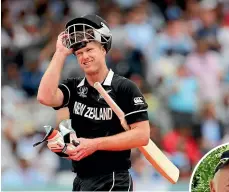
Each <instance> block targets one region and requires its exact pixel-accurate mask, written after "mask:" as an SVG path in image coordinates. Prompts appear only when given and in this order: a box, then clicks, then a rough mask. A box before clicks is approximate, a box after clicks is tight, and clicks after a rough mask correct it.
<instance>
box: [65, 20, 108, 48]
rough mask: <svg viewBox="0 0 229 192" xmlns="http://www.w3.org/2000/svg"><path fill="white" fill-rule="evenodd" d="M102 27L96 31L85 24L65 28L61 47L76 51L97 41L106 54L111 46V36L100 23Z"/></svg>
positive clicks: (106, 28)
mask: <svg viewBox="0 0 229 192" xmlns="http://www.w3.org/2000/svg"><path fill="white" fill-rule="evenodd" d="M101 25H102V27H101V28H100V29H96V28H94V27H93V26H91V25H89V24H85V23H76V24H72V25H69V26H68V27H66V30H65V31H64V36H65V38H63V39H62V41H63V45H64V46H65V47H67V48H68V49H71V48H72V49H73V50H74V51H77V50H79V49H81V48H83V47H86V45H87V43H89V42H92V41H97V42H99V43H101V44H102V45H103V46H104V48H105V49H106V51H107V52H108V51H109V49H110V45H111V38H112V35H111V33H110V30H109V28H108V27H107V26H106V25H104V24H103V23H101Z"/></svg>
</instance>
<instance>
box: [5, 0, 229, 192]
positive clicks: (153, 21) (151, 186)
mask: <svg viewBox="0 0 229 192" xmlns="http://www.w3.org/2000/svg"><path fill="white" fill-rule="evenodd" d="M1 7H2V10H1V11H2V12H1V16H2V17H1V22H2V25H1V62H2V65H1V69H2V88H1V92H2V95H1V101H2V108H1V115H2V124H1V126H2V129H1V133H2V140H1V144H2V157H1V158H2V164H1V170H2V171H1V173H2V189H12V188H15V189H16V190H19V189H30V190H33V189H36V190H37V189H41V188H42V189H45V190H48V189H50V190H51V189H54V190H62V189H63V190H71V186H72V180H73V177H74V174H73V173H72V172H71V163H70V161H68V160H65V159H61V158H59V157H58V156H57V155H55V154H53V153H51V152H50V151H49V150H48V149H47V147H46V146H41V147H40V148H33V146H32V145H33V143H35V142H36V141H38V140H40V138H42V137H43V136H44V128H43V126H44V125H47V124H49V125H52V126H54V127H55V126H57V125H58V117H57V113H56V111H54V110H53V109H52V108H49V107H45V106H42V105H41V104H39V103H38V102H37V100H36V94H37V90H38V86H39V83H40V80H41V78H42V75H43V74H44V72H45V70H46V68H47V66H48V64H49V62H50V61H51V59H52V56H53V53H54V52H55V44H56V40H57V36H58V34H59V33H60V32H62V31H63V30H64V27H65V23H66V22H67V21H68V20H69V19H72V18H74V17H78V16H82V15H84V14H89V13H90V14H93V13H95V14H98V15H100V16H102V17H103V18H104V19H105V20H107V22H108V24H109V26H110V28H111V31H112V34H113V44H112V49H111V51H110V52H109V53H108V55H107V65H108V67H109V68H111V69H112V70H113V71H114V72H115V73H118V74H120V75H123V76H125V77H127V78H129V79H131V80H133V81H134V82H135V83H136V84H137V85H138V86H139V88H140V89H141V91H142V92H143V93H144V96H145V98H146V100H147V102H148V105H149V108H148V112H149V118H150V123H151V139H152V140H153V141H154V142H155V143H156V144H157V145H158V146H159V147H160V148H161V149H162V150H163V151H164V152H165V153H166V154H167V155H168V157H170V159H171V160H172V161H173V162H174V163H175V164H176V165H177V166H178V167H179V169H180V171H181V176H180V181H179V183H178V184H177V185H174V186H171V185H169V184H168V182H167V181H165V180H164V179H163V178H162V177H161V176H160V175H159V174H158V173H157V172H155V170H154V169H153V168H152V167H151V166H150V165H149V164H148V162H147V161H146V160H145V159H144V157H142V156H141V154H140V153H139V151H137V150H135V149H133V153H132V159H133V161H132V162H133V167H132V169H131V174H132V176H133V178H134V181H135V188H136V189H139V190H144V189H146V190H150V191H151V190H156V189H158V190H173V189H174V190H175V189H176V190H188V181H189V179H190V176H191V173H192V170H193V168H194V167H195V165H196V163H197V162H198V160H200V158H201V157H202V156H203V155H204V154H206V153H207V152H208V151H209V150H210V149H212V148H213V147H215V146H217V145H220V144H223V143H226V142H229V1H228V0H218V1H217V0H203V1H198V0H2V1H1ZM82 75H83V73H82V71H81V69H80V68H79V65H78V63H77V60H76V58H75V56H74V55H71V56H69V57H68V58H67V60H66V63H65V65H64V69H63V72H62V79H65V78H67V77H74V76H82ZM160 183H161V184H160Z"/></svg>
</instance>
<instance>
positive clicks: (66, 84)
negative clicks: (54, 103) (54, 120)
mask: <svg viewBox="0 0 229 192" xmlns="http://www.w3.org/2000/svg"><path fill="white" fill-rule="evenodd" d="M73 87H74V79H72V78H71V79H70V78H69V79H66V80H64V81H63V82H61V83H60V84H59V86H58V88H59V89H60V90H61V91H62V93H63V95H64V100H63V103H62V105H60V106H59V107H53V109H55V110H59V109H61V108H64V107H68V104H69V102H70V99H71V92H72V90H73Z"/></svg>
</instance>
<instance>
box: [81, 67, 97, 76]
mask: <svg viewBox="0 0 229 192" xmlns="http://www.w3.org/2000/svg"><path fill="white" fill-rule="evenodd" d="M83 71H84V73H86V74H87V75H94V74H97V73H98V69H96V68H95V67H92V66H89V67H84V68H83Z"/></svg>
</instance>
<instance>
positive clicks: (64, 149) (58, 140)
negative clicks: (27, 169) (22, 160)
mask: <svg viewBox="0 0 229 192" xmlns="http://www.w3.org/2000/svg"><path fill="white" fill-rule="evenodd" d="M44 128H45V129H46V135H45V137H44V138H43V139H42V141H39V142H37V143H35V144H33V146H34V147H35V146H37V145H40V144H41V143H43V142H48V143H47V146H48V148H49V149H50V150H51V151H52V152H54V153H56V154H57V155H58V156H60V157H64V158H68V157H69V154H71V153H72V152H73V151H74V149H75V148H76V147H77V146H78V145H79V142H78V141H77V136H76V133H75V131H74V130H73V129H72V127H71V120H70V119H67V120H63V121H62V122H61V123H60V124H59V129H60V131H58V130H55V129H53V128H52V127H51V126H50V125H45V126H44Z"/></svg>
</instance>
